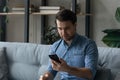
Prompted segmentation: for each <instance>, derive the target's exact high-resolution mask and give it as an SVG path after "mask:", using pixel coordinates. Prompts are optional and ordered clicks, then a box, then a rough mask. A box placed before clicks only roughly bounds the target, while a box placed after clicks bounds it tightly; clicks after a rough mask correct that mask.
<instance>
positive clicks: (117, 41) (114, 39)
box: [102, 7, 120, 48]
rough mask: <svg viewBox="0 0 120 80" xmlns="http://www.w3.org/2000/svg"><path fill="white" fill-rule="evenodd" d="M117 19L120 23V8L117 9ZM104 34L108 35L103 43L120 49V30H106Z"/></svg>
mask: <svg viewBox="0 0 120 80" xmlns="http://www.w3.org/2000/svg"><path fill="white" fill-rule="evenodd" d="M115 18H116V20H117V21H118V22H120V7H118V8H117V9H116V13H115ZM103 32H104V33H107V35H105V36H104V37H103V38H102V41H103V42H104V43H105V44H106V45H107V46H109V47H117V48H120V29H106V30H104V31H103Z"/></svg>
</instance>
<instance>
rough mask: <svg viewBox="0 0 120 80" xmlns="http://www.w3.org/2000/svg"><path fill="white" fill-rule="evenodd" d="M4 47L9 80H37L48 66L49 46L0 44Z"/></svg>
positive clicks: (14, 43) (15, 43)
mask: <svg viewBox="0 0 120 80" xmlns="http://www.w3.org/2000/svg"><path fill="white" fill-rule="evenodd" d="M0 47H6V53H7V54H6V56H7V61H8V66H9V79H10V80H38V78H39V76H40V74H42V73H43V72H44V71H45V70H46V68H47V65H48V59H49V58H48V56H47V55H48V53H49V45H38V44H32V43H17V42H13V43H12V42H0Z"/></svg>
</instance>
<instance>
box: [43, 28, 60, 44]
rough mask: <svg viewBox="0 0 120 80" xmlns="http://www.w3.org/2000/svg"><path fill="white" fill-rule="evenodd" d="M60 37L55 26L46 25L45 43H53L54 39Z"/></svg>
mask: <svg viewBox="0 0 120 80" xmlns="http://www.w3.org/2000/svg"><path fill="white" fill-rule="evenodd" d="M58 39H60V36H59V34H58V32H57V27H56V26H48V27H46V31H45V43H46V44H53V43H54V42H55V41H57V40H58Z"/></svg>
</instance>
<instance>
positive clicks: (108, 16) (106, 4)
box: [93, 0, 120, 46]
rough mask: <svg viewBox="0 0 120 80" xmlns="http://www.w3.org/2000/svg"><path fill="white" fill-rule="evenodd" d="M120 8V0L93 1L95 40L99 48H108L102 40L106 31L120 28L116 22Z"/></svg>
mask: <svg viewBox="0 0 120 80" xmlns="http://www.w3.org/2000/svg"><path fill="white" fill-rule="evenodd" d="M118 6H120V0H93V12H94V15H93V32H94V33H93V39H94V40H95V41H96V43H97V45H98V46H106V45H105V44H103V42H102V41H101V39H102V38H103V36H104V35H106V34H105V33H103V32H102V31H103V30H105V29H112V28H113V29H116V28H120V23H118V22H117V21H116V20H115V10H116V8H117V7H118Z"/></svg>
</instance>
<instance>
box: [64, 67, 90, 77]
mask: <svg viewBox="0 0 120 80" xmlns="http://www.w3.org/2000/svg"><path fill="white" fill-rule="evenodd" d="M66 72H68V73H69V74H72V75H75V76H77V77H81V78H87V79H92V72H91V70H90V69H88V68H77V67H71V66H68V68H67V69H66Z"/></svg>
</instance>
